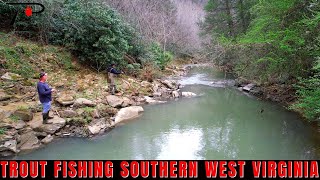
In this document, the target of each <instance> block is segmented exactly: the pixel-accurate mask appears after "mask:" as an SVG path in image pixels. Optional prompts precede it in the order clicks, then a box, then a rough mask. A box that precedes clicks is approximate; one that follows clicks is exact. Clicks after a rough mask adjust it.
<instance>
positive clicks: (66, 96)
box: [56, 91, 76, 106]
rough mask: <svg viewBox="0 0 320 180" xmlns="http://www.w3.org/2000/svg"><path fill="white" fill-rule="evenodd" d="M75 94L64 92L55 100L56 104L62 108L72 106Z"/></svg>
mask: <svg viewBox="0 0 320 180" xmlns="http://www.w3.org/2000/svg"><path fill="white" fill-rule="evenodd" d="M75 94H76V93H75V92H73V91H70V92H68V91H66V92H63V93H61V94H59V95H58V98H57V99H56V101H57V102H58V103H60V104H61V105H63V106H68V105H72V104H73V103H74V101H75V100H74V95H75Z"/></svg>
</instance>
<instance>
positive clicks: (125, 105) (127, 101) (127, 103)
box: [122, 97, 132, 107]
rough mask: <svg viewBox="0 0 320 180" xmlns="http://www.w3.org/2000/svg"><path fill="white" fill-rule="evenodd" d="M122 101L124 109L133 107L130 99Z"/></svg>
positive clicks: (125, 98) (124, 98)
mask: <svg viewBox="0 0 320 180" xmlns="http://www.w3.org/2000/svg"><path fill="white" fill-rule="evenodd" d="M122 100H123V103H122V107H128V106H130V105H132V102H131V100H130V99H129V98H127V97H123V98H122Z"/></svg>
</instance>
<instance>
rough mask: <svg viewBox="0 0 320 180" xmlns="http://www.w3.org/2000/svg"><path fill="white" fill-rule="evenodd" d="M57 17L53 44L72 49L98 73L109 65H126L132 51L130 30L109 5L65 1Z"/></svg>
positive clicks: (83, 0) (81, 0)
mask: <svg viewBox="0 0 320 180" xmlns="http://www.w3.org/2000/svg"><path fill="white" fill-rule="evenodd" d="M61 11H62V12H64V13H63V14H56V16H55V20H54V24H52V26H53V28H54V29H56V31H54V32H53V33H52V35H53V36H52V39H51V40H52V41H54V42H55V43H59V44H62V45H64V46H66V47H68V48H69V49H70V50H72V51H73V52H74V53H75V54H76V55H77V56H78V57H79V59H80V60H81V61H82V62H84V63H86V64H90V65H91V66H92V67H93V68H95V69H96V70H98V71H100V70H103V69H104V68H106V66H107V65H108V64H110V63H112V62H116V63H118V64H120V65H125V64H126V62H125V61H124V60H123V56H124V55H125V54H126V53H127V52H128V51H129V50H130V49H131V48H132V47H131V44H130V42H131V39H132V36H133V33H132V29H131V28H130V26H129V25H128V24H126V23H125V22H124V21H123V20H122V19H121V18H120V16H119V15H118V14H117V13H116V12H115V11H114V10H113V9H111V8H110V7H109V6H107V5H105V4H102V3H101V2H98V1H85V0H80V1H66V2H65V4H64V5H63V7H62V10H61Z"/></svg>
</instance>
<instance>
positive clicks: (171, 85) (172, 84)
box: [161, 80, 177, 89]
mask: <svg viewBox="0 0 320 180" xmlns="http://www.w3.org/2000/svg"><path fill="white" fill-rule="evenodd" d="M161 83H162V84H163V85H165V86H166V87H167V88H170V89H176V88H177V83H176V82H174V81H170V80H164V81H161Z"/></svg>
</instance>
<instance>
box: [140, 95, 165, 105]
mask: <svg viewBox="0 0 320 180" xmlns="http://www.w3.org/2000/svg"><path fill="white" fill-rule="evenodd" d="M144 98H145V100H146V102H147V103H148V104H161V103H166V101H158V100H155V99H152V98H151V97H148V96H145V97H144Z"/></svg>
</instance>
